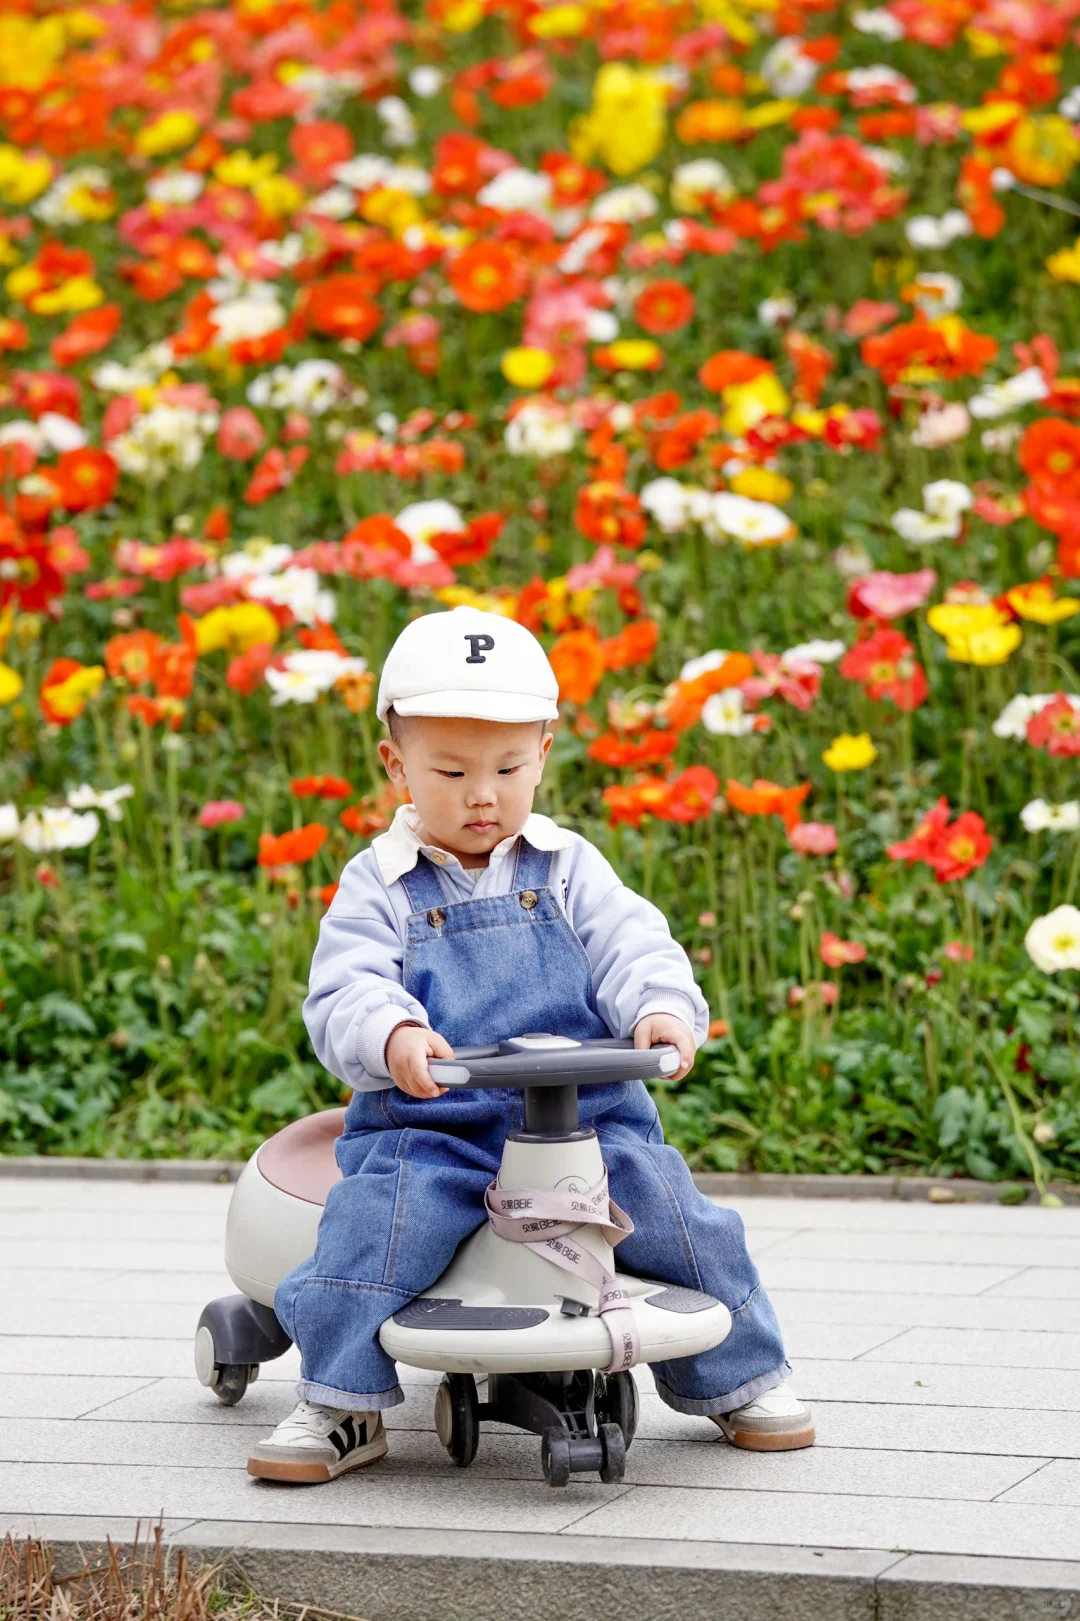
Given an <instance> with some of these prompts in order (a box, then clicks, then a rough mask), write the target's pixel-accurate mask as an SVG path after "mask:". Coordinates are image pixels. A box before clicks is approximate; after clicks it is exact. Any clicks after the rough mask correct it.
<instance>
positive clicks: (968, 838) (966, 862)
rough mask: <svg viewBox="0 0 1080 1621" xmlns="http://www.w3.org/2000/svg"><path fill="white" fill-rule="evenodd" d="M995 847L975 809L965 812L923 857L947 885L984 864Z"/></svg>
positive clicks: (940, 880)
mask: <svg viewBox="0 0 1080 1621" xmlns="http://www.w3.org/2000/svg"><path fill="white" fill-rule="evenodd" d="M993 847H994V841H993V839H992V838H991V837H990V835H989V833H987V831H986V823H985V822H984V821H983V819H982V817H981V816H979V815H978V814H977V813H976V812H975V811H965V812H964V813H963V815H962V816H958V817H957V818H956V821H955V822H953V824H952V826H951V827H947V828H946V829H945V831H944V832H943V833H942V834H941V835H940V836H939V837H938V838H937V839H936V840H935V841H934V843H933V844H932V845H931V846H930V848H929V850H927V852H926V855H925V857H924V860H925V861H926V862H927V863H928V864H929V866H930V867H932V868H933V872H934V877H935V878H936V879H937V881H938V883H939V884H948V883H953V882H955V881H956V880H957V879H959V878H966V877H967V876H968V874H969V873H971V872H974V870H975V868H976V867H981V866H982V864H983V862H984V861H985V860H986V858H987V856H988V855H989V854H990V851H991V850H992V849H993Z"/></svg>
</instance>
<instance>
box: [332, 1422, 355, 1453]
mask: <svg viewBox="0 0 1080 1621" xmlns="http://www.w3.org/2000/svg"><path fill="white" fill-rule="evenodd" d="M327 1439H328V1440H329V1442H330V1445H331V1446H332V1447H333V1449H334V1451H335V1452H336V1453H337V1455H338V1457H339V1458H343V1457H344V1456H345V1454H346V1453H347V1452H351V1451H352V1449H353V1447H355V1445H356V1426H355V1424H354V1423H353V1416H352V1414H351V1413H347V1414H346V1415H345V1419H344V1422H343V1423H341V1424H339V1425H338V1427H337V1429H336V1430H331V1431H330V1434H329V1436H328V1437H327Z"/></svg>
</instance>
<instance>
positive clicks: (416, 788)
mask: <svg viewBox="0 0 1080 1621" xmlns="http://www.w3.org/2000/svg"><path fill="white" fill-rule="evenodd" d="M550 747H551V734H550V732H544V729H543V728H542V726H541V725H540V722H539V721H528V722H525V723H524V724H522V725H514V726H511V725H506V724H504V723H503V722H501V721H490V720H440V719H437V718H436V717H435V716H432V715H416V716H413V717H411V718H410V719H407V720H404V721H403V722H400V723H399V737H398V740H397V741H396V742H395V741H393V740H392V739H389V738H388V739H387V740H386V741H384V742H382V743H380V744H379V753H380V755H381V756H382V761H383V764H384V765H385V767H386V770H387V774H388V776H389V777H390V780H391V782H392V783H393V784H394V786H395V787H397V788H407V789H408V791H409V794H410V796H411V798H412V802H413V804H414V805H415V807H416V810H417V814H418V815H419V817H420V821H421V824H422V827H423V831H424V833H425V834H426V835H427V839H428V842H429V843H431V844H437V845H439V846H440V848H441V849H444V850H449V851H451V852H452V854H454V855H457V856H460V858H461V860H462V862H463V864H464V865H465V866H467V867H468V866H484V865H486V859H487V855H488V853H489V851H491V850H493V849H494V848H495V846H496V845H497V844H499V843H500V842H501V841H502V840H503V839H508V838H513V837H514V836H515V835H516V834H518V833H520V832H521V829H522V828H523V827H524V825H525V818H526V817H527V816H528V815H529V812H530V811H531V810H532V802H533V795H534V794H535V792H536V787H537V784H538V783H539V781H540V778H541V777H542V776H543V774H544V761H545V760H546V759H547V752H548V749H549V748H550Z"/></svg>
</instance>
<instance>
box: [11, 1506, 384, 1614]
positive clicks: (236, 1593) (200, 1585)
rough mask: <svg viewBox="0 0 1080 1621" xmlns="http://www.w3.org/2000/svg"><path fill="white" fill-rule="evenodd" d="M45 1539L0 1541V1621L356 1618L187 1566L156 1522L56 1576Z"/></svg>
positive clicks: (221, 1572) (215, 1569) (217, 1568)
mask: <svg viewBox="0 0 1080 1621" xmlns="http://www.w3.org/2000/svg"><path fill="white" fill-rule="evenodd" d="M55 1566H56V1559H55V1555H54V1552H53V1549H52V1548H51V1547H50V1546H49V1544H48V1543H46V1542H42V1541H39V1540H38V1539H37V1538H34V1537H26V1538H16V1537H13V1536H11V1535H10V1534H9V1535H7V1536H5V1537H4V1539H3V1541H2V1542H0V1621H356V1618H353V1617H345V1616H338V1615H337V1613H336V1612H333V1611H327V1610H315V1609H312V1608H311V1607H310V1606H308V1605H299V1604H283V1603H281V1602H280V1601H279V1600H278V1599H266V1598H263V1597H262V1596H261V1595H260V1594H258V1593H255V1592H254V1591H252V1589H251V1588H250V1587H249V1586H248V1585H247V1584H246V1583H245V1582H243V1580H242V1578H240V1577H239V1575H238V1574H235V1573H231V1572H229V1571H228V1570H227V1569H225V1568H223V1567H222V1566H221V1565H201V1566H193V1565H192V1563H191V1560H190V1559H189V1557H188V1555H187V1554H186V1553H184V1551H183V1550H182V1549H181V1550H179V1551H177V1552H176V1553H171V1552H170V1551H169V1550H168V1549H167V1548H166V1546H165V1542H164V1536H163V1532H162V1527H161V1526H160V1525H155V1526H154V1527H153V1528H152V1530H151V1531H150V1532H149V1533H148V1534H147V1535H146V1536H145V1537H140V1531H139V1528H138V1527H136V1533H135V1540H134V1542H133V1544H132V1545H131V1546H130V1547H127V1546H124V1547H116V1546H115V1545H114V1544H113V1543H112V1542H111V1541H109V1542H107V1543H106V1545H105V1548H104V1550H98V1551H97V1552H96V1554H95V1556H94V1557H91V1558H88V1559H87V1560H86V1562H85V1563H84V1564H83V1565H82V1566H81V1567H80V1568H79V1569H78V1570H76V1571H73V1572H71V1573H70V1574H68V1575H64V1576H58V1575H57V1574H56V1569H55Z"/></svg>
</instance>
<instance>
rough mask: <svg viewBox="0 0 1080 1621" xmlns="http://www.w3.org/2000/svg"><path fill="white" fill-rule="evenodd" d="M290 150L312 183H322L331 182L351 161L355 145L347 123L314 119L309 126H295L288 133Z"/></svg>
mask: <svg viewBox="0 0 1080 1621" xmlns="http://www.w3.org/2000/svg"><path fill="white" fill-rule="evenodd" d="M289 151H290V152H291V153H292V155H293V157H294V158H295V159H296V161H297V163H298V164H299V165H300V167H301V169H303V170H304V171H305V173H306V174H308V175H310V177H311V179H312V180H314V181H316V182H317V183H319V184H323V183H325V182H327V181H329V179H330V177H331V173H332V171H333V169H334V168H335V167H336V166H337V165H338V164H339V163H347V162H348V161H349V159H350V158H351V157H352V155H353V152H354V151H355V146H354V144H353V138H352V135H351V134H350V133H349V131H348V130H347V129H346V127H345V125H344V124H339V123H336V122H334V121H333V120H330V119H315V120H313V121H312V122H311V123H310V124H294V125H293V127H292V129H291V130H290V131H289Z"/></svg>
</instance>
